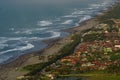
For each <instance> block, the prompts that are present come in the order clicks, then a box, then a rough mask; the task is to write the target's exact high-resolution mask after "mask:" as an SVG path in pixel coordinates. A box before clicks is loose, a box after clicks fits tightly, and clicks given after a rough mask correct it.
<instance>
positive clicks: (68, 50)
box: [24, 34, 80, 75]
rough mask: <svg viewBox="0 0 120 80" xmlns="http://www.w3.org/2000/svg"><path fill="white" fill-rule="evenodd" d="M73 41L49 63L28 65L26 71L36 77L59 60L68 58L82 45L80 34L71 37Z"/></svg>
mask: <svg viewBox="0 0 120 80" xmlns="http://www.w3.org/2000/svg"><path fill="white" fill-rule="evenodd" d="M71 39H72V40H73V41H72V42H71V43H69V44H67V45H65V46H64V47H63V48H62V49H61V50H60V51H59V54H57V55H55V56H53V57H52V58H51V59H50V60H49V61H48V62H45V63H38V64H34V65H28V66H26V67H24V69H25V70H29V73H28V75H35V74H37V73H39V72H40V71H41V70H42V69H43V68H45V67H47V66H49V65H50V64H52V63H55V62H56V61H57V60H59V59H61V58H63V57H65V56H68V55H70V54H72V53H73V51H74V49H75V47H76V46H77V45H78V44H79V43H80V34H77V35H73V36H72V37H71Z"/></svg>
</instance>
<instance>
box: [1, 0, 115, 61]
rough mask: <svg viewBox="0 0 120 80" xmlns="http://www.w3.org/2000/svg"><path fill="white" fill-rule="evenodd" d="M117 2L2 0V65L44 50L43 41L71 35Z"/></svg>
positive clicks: (110, 0) (95, 0) (96, 0)
mask: <svg viewBox="0 0 120 80" xmlns="http://www.w3.org/2000/svg"><path fill="white" fill-rule="evenodd" d="M114 3H115V0H0V63H5V62H6V61H8V60H9V61H11V60H13V59H16V58H17V57H19V56H20V55H23V54H25V53H29V52H32V51H37V50H40V49H43V48H45V47H46V46H47V44H45V43H43V42H42V40H47V39H52V38H57V37H65V36H67V35H69V34H68V33H66V32H63V31H62V30H64V29H68V28H72V27H75V26H78V25H79V24H80V23H81V22H83V21H85V20H88V19H91V18H93V17H95V16H97V15H100V14H102V13H101V12H102V11H104V10H106V9H107V8H108V7H110V6H112V5H113V4H114Z"/></svg>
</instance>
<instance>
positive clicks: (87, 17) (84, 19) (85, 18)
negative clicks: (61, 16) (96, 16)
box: [79, 15, 92, 23]
mask: <svg viewBox="0 0 120 80" xmlns="http://www.w3.org/2000/svg"><path fill="white" fill-rule="evenodd" d="M91 18H92V17H91V16H89V15H86V16H84V17H83V18H81V19H80V21H79V23H81V22H83V21H86V20H88V19H91Z"/></svg>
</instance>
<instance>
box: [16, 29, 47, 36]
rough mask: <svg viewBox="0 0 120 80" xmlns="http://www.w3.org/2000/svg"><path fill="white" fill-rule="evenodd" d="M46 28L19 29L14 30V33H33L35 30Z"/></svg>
mask: <svg viewBox="0 0 120 80" xmlns="http://www.w3.org/2000/svg"><path fill="white" fill-rule="evenodd" d="M46 29H47V28H35V29H24V30H23V29H21V30H19V31H16V32H14V33H15V34H28V35H29V34H33V33H34V32H36V31H42V30H46Z"/></svg>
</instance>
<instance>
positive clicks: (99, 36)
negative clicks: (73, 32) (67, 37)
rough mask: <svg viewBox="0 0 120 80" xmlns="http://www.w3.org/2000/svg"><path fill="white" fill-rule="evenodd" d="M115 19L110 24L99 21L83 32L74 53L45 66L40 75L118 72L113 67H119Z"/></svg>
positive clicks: (118, 32)
mask: <svg viewBox="0 0 120 80" xmlns="http://www.w3.org/2000/svg"><path fill="white" fill-rule="evenodd" d="M116 21H117V22H114V23H115V24H114V25H112V26H110V25H108V24H104V23H101V24H99V25H97V26H95V27H94V28H93V29H91V30H89V31H87V32H85V33H84V34H83V35H82V37H81V43H80V44H79V45H78V46H77V47H76V49H75V51H74V53H73V54H72V55H69V56H66V57H64V58H62V59H61V60H58V61H57V62H56V63H53V64H52V65H50V66H48V67H47V68H45V69H44V70H43V72H42V76H44V77H45V76H46V77H48V78H51V80H53V79H55V77H56V76H60V75H65V74H67V75H68V74H73V73H74V74H78V73H86V72H90V71H107V72H112V69H114V70H113V73H117V72H119V71H120V70H119V69H117V70H115V68H116V67H120V20H116Z"/></svg>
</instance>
